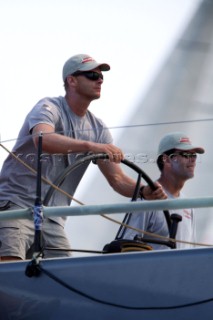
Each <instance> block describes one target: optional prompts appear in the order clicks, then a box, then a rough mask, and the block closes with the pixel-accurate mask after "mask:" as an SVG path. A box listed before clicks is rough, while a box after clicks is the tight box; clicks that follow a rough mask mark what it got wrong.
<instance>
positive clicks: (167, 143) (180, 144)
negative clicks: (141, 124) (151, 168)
mask: <svg viewBox="0 0 213 320" xmlns="http://www.w3.org/2000/svg"><path fill="white" fill-rule="evenodd" d="M171 149H177V150H183V151H189V150H193V151H195V152H196V153H204V152H205V150H204V149H203V148H202V147H198V146H194V145H193V144H192V143H191V141H190V139H189V137H188V136H187V135H186V134H185V133H183V132H171V133H168V134H167V135H165V136H164V137H163V138H162V139H161V141H160V144H159V147H158V155H161V154H163V153H164V152H166V151H169V150H171Z"/></svg>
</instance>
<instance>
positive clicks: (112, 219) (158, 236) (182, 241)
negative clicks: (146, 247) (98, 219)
mask: <svg viewBox="0 0 213 320" xmlns="http://www.w3.org/2000/svg"><path fill="white" fill-rule="evenodd" d="M101 216H102V217H104V218H106V219H108V220H110V221H112V222H114V223H117V224H119V225H122V226H124V227H127V228H128V229H131V230H134V231H137V232H139V233H144V234H146V235H148V236H152V237H155V238H160V239H162V240H167V241H168V240H169V241H171V242H175V243H176V242H178V243H185V244H191V245H195V246H202V247H213V244H205V243H197V242H188V241H184V240H177V239H173V238H169V237H164V236H160V235H158V234H156V233H151V232H148V231H144V230H141V229H138V228H135V227H132V226H130V225H128V224H125V223H123V222H120V221H118V220H116V219H114V218H111V217H108V216H106V215H105V214H101Z"/></svg>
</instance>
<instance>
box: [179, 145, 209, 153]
mask: <svg viewBox="0 0 213 320" xmlns="http://www.w3.org/2000/svg"><path fill="white" fill-rule="evenodd" d="M176 149H177V150H184V151H194V152H196V153H204V152H205V150H204V149H203V148H201V147H194V146H181V148H176Z"/></svg>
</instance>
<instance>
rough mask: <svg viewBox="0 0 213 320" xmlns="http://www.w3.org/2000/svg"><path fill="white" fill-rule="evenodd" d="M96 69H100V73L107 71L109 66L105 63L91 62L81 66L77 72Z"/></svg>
mask: <svg viewBox="0 0 213 320" xmlns="http://www.w3.org/2000/svg"><path fill="white" fill-rule="evenodd" d="M96 68H100V70H101V71H109V70H110V66H109V65H108V64H107V63H97V62H94V61H93V62H91V63H87V64H85V65H83V66H82V67H81V68H79V71H90V70H93V69H96Z"/></svg>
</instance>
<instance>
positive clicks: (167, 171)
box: [123, 132, 205, 250]
mask: <svg viewBox="0 0 213 320" xmlns="http://www.w3.org/2000/svg"><path fill="white" fill-rule="evenodd" d="M204 152H205V151H204V149H203V148H201V147H197V146H194V145H192V143H191V141H190V139H189V137H188V136H187V135H186V134H185V133H183V132H172V133H169V134H167V135H165V136H164V137H163V138H162V140H161V141H160V144H159V148H158V157H157V165H158V168H159V170H160V173H161V174H160V177H159V179H158V182H159V183H160V184H161V185H162V187H163V189H164V191H165V193H166V194H167V196H168V199H172V198H174V199H175V198H181V197H183V194H182V188H183V186H184V184H185V182H186V181H187V180H188V179H191V178H193V177H194V170H195V166H196V158H197V154H198V153H200V154H201V153H204ZM144 199H145V197H144ZM173 213H176V214H178V215H179V216H180V219H181V218H182V219H181V221H180V222H179V223H178V228H177V234H176V240H179V241H186V242H195V221H194V212H193V209H181V210H170V212H169V214H170V216H171V215H172V214H173ZM128 225H130V226H131V227H135V228H137V229H140V230H143V231H147V232H149V233H154V234H157V235H160V236H163V237H169V236H170V233H169V228H168V224H167V221H166V219H165V215H164V213H163V211H149V212H147V211H146V212H144V213H141V212H137V213H132V214H131V215H130V218H129V221H128ZM123 238H124V239H130V240H133V239H142V240H143V239H144V240H145V239H147V238H149V239H150V238H151V239H152V240H153V242H155V241H156V239H157V238H156V237H150V235H145V234H143V233H141V234H138V232H137V231H134V230H132V229H129V228H126V230H125V232H124V235H123ZM158 241H159V242H160V241H162V238H161V239H160V238H159V239H158ZM150 244H151V246H152V247H153V249H158V250H159V249H168V248H169V247H168V246H165V245H163V244H160V243H158V244H156V243H151V242H150ZM189 247H190V244H186V243H181V242H177V243H176V248H179V249H180V248H189Z"/></svg>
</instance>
